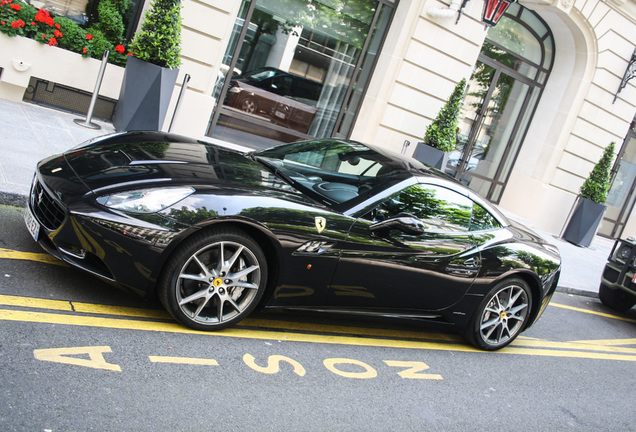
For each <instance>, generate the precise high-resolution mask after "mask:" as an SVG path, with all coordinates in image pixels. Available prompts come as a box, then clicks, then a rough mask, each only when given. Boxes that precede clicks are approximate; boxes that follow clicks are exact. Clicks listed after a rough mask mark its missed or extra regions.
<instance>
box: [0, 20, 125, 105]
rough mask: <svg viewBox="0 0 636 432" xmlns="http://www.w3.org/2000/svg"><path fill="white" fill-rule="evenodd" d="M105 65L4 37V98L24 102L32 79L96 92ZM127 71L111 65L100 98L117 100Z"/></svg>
mask: <svg viewBox="0 0 636 432" xmlns="http://www.w3.org/2000/svg"><path fill="white" fill-rule="evenodd" d="M100 66H101V61H100V60H96V59H93V58H84V57H82V56H81V55H79V54H76V53H74V52H71V51H68V50H65V49H62V48H58V47H55V46H49V45H45V44H40V43H38V42H36V41H34V40H32V39H29V38H25V37H21V36H16V37H9V36H7V35H5V34H2V33H0V68H1V69H2V74H1V75H0V98H2V99H8V100H12V101H14V102H21V101H22V99H23V97H24V92H25V91H26V89H27V87H28V86H29V82H30V80H31V77H37V78H40V79H42V80H46V81H49V82H52V83H57V84H62V85H64V86H67V87H72V88H75V89H79V90H83V91H87V92H91V93H92V92H93V90H94V89H95V83H96V81H97V76H98V74H99V68H100ZM123 75H124V68H122V67H120V66H115V65H112V64H109V65H108V66H107V67H106V70H105V72H104V79H103V81H102V85H101V87H100V95H102V96H106V97H108V98H111V99H117V97H118V96H119V89H120V87H121V82H122V79H123Z"/></svg>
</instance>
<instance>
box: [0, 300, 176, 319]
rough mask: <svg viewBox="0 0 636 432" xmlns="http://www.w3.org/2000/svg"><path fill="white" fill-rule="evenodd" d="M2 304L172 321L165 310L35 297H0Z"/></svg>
mask: <svg viewBox="0 0 636 432" xmlns="http://www.w3.org/2000/svg"><path fill="white" fill-rule="evenodd" d="M0 304H1V305H5V306H18V307H29V308H37V309H51V310H59V311H67V312H81V313H96V314H104V315H120V316H130V317H137V318H155V319H170V315H169V314H168V313H167V312H166V311H163V310H154V309H139V308H131V307H123V306H109V305H97V304H91V303H81V302H71V301H66V300H49V299H40V298H33V297H20V296H10V295H0Z"/></svg>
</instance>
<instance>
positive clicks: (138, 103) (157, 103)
mask: <svg viewBox="0 0 636 432" xmlns="http://www.w3.org/2000/svg"><path fill="white" fill-rule="evenodd" d="M178 74H179V69H169V68H164V67H161V66H157V65H154V64H152V63H148V62H145V61H142V60H139V59H137V58H135V57H128V60H127V61H126V69H125V72H124V79H123V82H122V85H121V91H120V93H119V102H118V103H117V110H116V111H115V119H114V120H113V125H114V126H115V129H116V130H117V131H120V132H121V131H131V130H161V128H162V127H163V122H164V120H165V119H166V113H167V112H168V105H169V104H170V98H171V97H172V92H173V90H174V86H175V84H176V82H177V75H178Z"/></svg>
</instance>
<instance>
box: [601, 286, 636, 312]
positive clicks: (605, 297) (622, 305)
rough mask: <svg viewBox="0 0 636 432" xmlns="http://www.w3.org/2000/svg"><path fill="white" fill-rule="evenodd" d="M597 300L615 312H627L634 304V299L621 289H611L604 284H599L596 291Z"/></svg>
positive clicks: (635, 301)
mask: <svg viewBox="0 0 636 432" xmlns="http://www.w3.org/2000/svg"><path fill="white" fill-rule="evenodd" d="M598 298H599V299H600V300H601V303H603V304H604V305H605V306H607V307H609V308H612V309H614V310H615V311H617V312H627V311H628V310H630V309H631V308H632V306H634V304H636V298H634V296H631V295H629V294H628V293H626V292H625V291H623V290H621V289H611V288H610V287H608V286H607V285H605V284H601V286H600V287H599V289H598Z"/></svg>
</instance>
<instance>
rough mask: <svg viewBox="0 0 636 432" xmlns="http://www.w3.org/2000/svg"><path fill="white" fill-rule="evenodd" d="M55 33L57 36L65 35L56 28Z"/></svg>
mask: <svg viewBox="0 0 636 432" xmlns="http://www.w3.org/2000/svg"><path fill="white" fill-rule="evenodd" d="M53 35H55V37H56V38H61V37H62V36H64V35H63V34H62V32H61V31H59V30H55V32H53Z"/></svg>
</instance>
